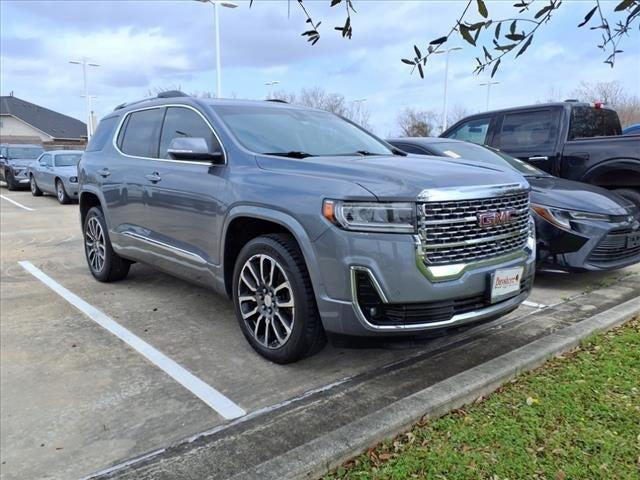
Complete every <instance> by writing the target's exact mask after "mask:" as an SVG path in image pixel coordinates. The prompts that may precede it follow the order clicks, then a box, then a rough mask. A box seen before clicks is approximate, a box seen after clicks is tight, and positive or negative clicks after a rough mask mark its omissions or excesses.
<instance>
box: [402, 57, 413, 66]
mask: <svg viewBox="0 0 640 480" xmlns="http://www.w3.org/2000/svg"><path fill="white" fill-rule="evenodd" d="M402 63H406V64H407V65H415V62H414V61H413V60H409V59H408V58H403V59H402Z"/></svg>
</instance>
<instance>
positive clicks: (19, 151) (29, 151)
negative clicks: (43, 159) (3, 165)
mask: <svg viewBox="0 0 640 480" xmlns="http://www.w3.org/2000/svg"><path fill="white" fill-rule="evenodd" d="M42 152H44V149H43V148H39V147H9V148H7V157H9V158H11V159H21V160H22V159H25V160H35V159H36V158H38V157H39V156H40V154H41V153H42Z"/></svg>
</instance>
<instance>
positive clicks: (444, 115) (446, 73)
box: [435, 47, 462, 132]
mask: <svg viewBox="0 0 640 480" xmlns="http://www.w3.org/2000/svg"><path fill="white" fill-rule="evenodd" d="M456 50H462V47H452V48H450V49H448V50H446V51H440V52H435V53H436V55H439V54H441V53H444V54H446V57H445V59H446V60H445V62H444V100H443V106H442V131H443V132H444V131H445V130H446V129H447V82H448V81H449V54H450V53H451V52H455V51H456Z"/></svg>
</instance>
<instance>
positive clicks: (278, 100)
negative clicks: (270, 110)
mask: <svg viewBox="0 0 640 480" xmlns="http://www.w3.org/2000/svg"><path fill="white" fill-rule="evenodd" d="M265 102H276V103H289V102H287V101H286V100H282V99H280V98H267V99H266V100H265Z"/></svg>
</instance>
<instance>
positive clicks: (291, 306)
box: [233, 234, 326, 363]
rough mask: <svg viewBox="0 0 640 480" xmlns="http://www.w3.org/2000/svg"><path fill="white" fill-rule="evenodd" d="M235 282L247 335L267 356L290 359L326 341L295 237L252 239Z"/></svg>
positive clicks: (237, 267)
mask: <svg viewBox="0 0 640 480" xmlns="http://www.w3.org/2000/svg"><path fill="white" fill-rule="evenodd" d="M233 285H234V287H233V301H234V306H235V310H236V316H237V318H238V322H239V324H240V328H241V329H242V333H243V334H244V336H245V337H246V339H247V340H248V341H249V343H250V344H251V346H252V347H253V348H254V350H256V351H257V352H258V353H259V354H260V355H262V356H263V357H265V358H267V359H268V360H271V361H272V362H275V363H291V362H295V361H297V360H300V359H302V358H304V357H306V356H309V355H312V354H314V353H316V352H317V351H319V350H320V349H321V348H322V347H323V346H324V344H325V343H326V337H325V334H324V329H323V328H322V323H321V321H320V315H319V313H318V307H317V306H316V301H315V296H314V293H313V288H312V286H311V279H310V278H309V273H308V272H307V267H306V265H305V262H304V258H303V256H302V252H300V248H299V247H298V244H297V243H296V241H295V240H294V239H293V237H291V236H290V235H286V234H273V235H265V236H261V237H258V238H255V239H253V240H251V241H250V242H249V243H247V244H246V245H245V246H244V247H243V249H242V251H241V252H240V255H239V256H238V258H237V260H236V265H235V269H234V274H233Z"/></svg>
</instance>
